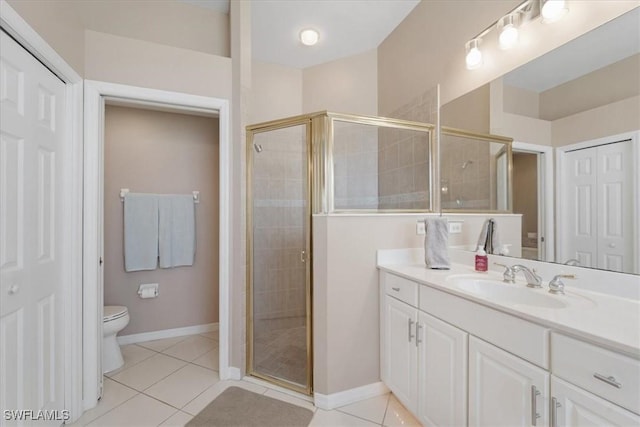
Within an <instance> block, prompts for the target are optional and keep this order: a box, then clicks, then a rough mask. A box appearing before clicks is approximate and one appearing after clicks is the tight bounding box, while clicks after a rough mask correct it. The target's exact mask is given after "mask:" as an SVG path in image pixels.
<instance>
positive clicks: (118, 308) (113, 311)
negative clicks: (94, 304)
mask: <svg viewBox="0 0 640 427" xmlns="http://www.w3.org/2000/svg"><path fill="white" fill-rule="evenodd" d="M125 314H127V307H124V306H122V305H106V306H105V307H104V314H103V316H102V321H103V322H108V321H110V320H115V319H118V318H120V317H122V316H124V315H125Z"/></svg>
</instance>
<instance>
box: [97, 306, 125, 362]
mask: <svg viewBox="0 0 640 427" xmlns="http://www.w3.org/2000/svg"><path fill="white" fill-rule="evenodd" d="M102 323H103V325H102V337H103V338H102V372H103V373H107V372H111V371H113V370H115V369H118V368H119V367H121V366H122V365H123V364H124V360H123V359H122V352H120V346H119V345H118V341H116V334H117V333H118V332H120V331H121V330H123V329H124V328H125V326H127V325H128V324H129V311H128V310H127V307H124V306H121V305H107V306H105V307H104V314H103V317H102Z"/></svg>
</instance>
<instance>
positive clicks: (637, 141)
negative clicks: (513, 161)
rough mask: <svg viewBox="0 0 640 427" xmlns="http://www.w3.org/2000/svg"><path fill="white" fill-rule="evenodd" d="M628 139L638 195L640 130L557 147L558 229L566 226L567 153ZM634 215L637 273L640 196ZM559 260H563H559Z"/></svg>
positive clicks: (636, 268)
mask: <svg viewBox="0 0 640 427" xmlns="http://www.w3.org/2000/svg"><path fill="white" fill-rule="evenodd" d="M626 140H631V151H632V153H633V160H632V161H633V166H632V171H633V172H632V173H633V177H632V179H631V183H632V184H633V185H635V188H634V189H633V193H634V194H636V195H639V194H640V188H638V185H639V184H638V183H639V182H640V171H638V168H639V167H640V130H636V131H632V132H624V133H619V134H616V135H611V136H606V137H603V138H596V139H590V140H588V141H581V142H577V143H574V144H569V145H563V146H561V147H556V148H555V152H556V182H557V185H556V187H557V191H556V206H557V210H556V213H557V216H556V229H557V230H561V229H562V228H561V227H563V226H564V224H563V220H562V215H560V209H561V207H562V200H563V197H564V181H563V179H562V177H563V174H562V171H563V170H564V169H565V167H566V157H567V153H568V152H570V151H575V150H582V149H585V148H592V147H597V146H598V145H605V144H613V143H616V142H622V141H626ZM634 213H635V214H634V215H633V217H634V218H635V221H634V224H633V228H634V230H633V253H634V257H633V268H634V271H635V273H638V271H640V197H637V198H636V200H635V205H634ZM562 249H563V246H562V239H558V241H557V245H556V253H558V254H561V253H562ZM558 262H562V260H559V261H558Z"/></svg>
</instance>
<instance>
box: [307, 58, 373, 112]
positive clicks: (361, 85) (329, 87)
mask: <svg viewBox="0 0 640 427" xmlns="http://www.w3.org/2000/svg"><path fill="white" fill-rule="evenodd" d="M377 58H378V55H377V51H376V50H375V49H374V50H370V51H368V52H365V53H361V54H359V55H354V56H350V57H347V58H343V59H338V60H335V61H331V62H327V63H326V64H321V65H316V66H314V67H309V68H305V69H304V70H303V71H302V88H303V94H302V111H303V112H304V113H312V112H315V111H323V110H328V111H335V112H340V113H353V114H364V115H372V116H375V115H377V114H378V73H377Z"/></svg>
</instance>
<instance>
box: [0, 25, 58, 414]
mask: <svg viewBox="0 0 640 427" xmlns="http://www.w3.org/2000/svg"><path fill="white" fill-rule="evenodd" d="M0 44H1V52H2V58H1V60H0V92H1V93H0V103H1V115H0V117H1V119H0V367H1V370H2V371H1V373H0V408H2V409H3V410H33V411H39V410H61V409H62V408H63V404H64V396H63V394H64V383H63V370H64V365H63V363H64V358H63V355H64V328H63V321H64V310H63V307H64V306H63V301H64V294H63V291H62V289H63V287H62V278H61V275H62V268H63V265H62V260H61V253H62V242H63V239H64V235H63V226H62V225H63V222H62V220H63V217H64V212H62V203H61V197H62V194H63V190H64V189H63V185H62V179H61V178H62V174H61V172H62V167H61V162H62V159H61V156H60V153H59V151H60V149H61V147H62V144H63V143H65V141H64V139H63V137H64V126H63V123H64V122H63V118H64V111H65V106H64V91H65V86H64V83H62V81H60V80H59V79H58V78H57V77H55V76H54V75H53V74H52V73H51V72H50V71H49V70H47V69H46V68H45V67H44V66H43V65H42V64H41V63H40V62H38V61H37V60H36V59H35V58H34V57H32V56H31V55H30V54H29V53H28V52H27V51H26V50H25V49H23V48H22V46H20V45H19V44H17V43H16V42H15V41H14V40H13V39H11V38H10V37H9V36H7V35H6V34H5V33H4V32H2V33H0ZM5 416H6V415H5V414H2V417H3V418H2V419H3V422H6V424H7V425H13V424H14V420H6V419H5ZM16 424H18V425H20V424H22V423H21V422H16ZM26 424H30V422H29V421H28V420H27V423H26ZM53 424H55V425H60V424H61V421H54V422H53ZM3 425H5V424H3ZM38 425H48V424H47V423H46V422H38Z"/></svg>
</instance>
